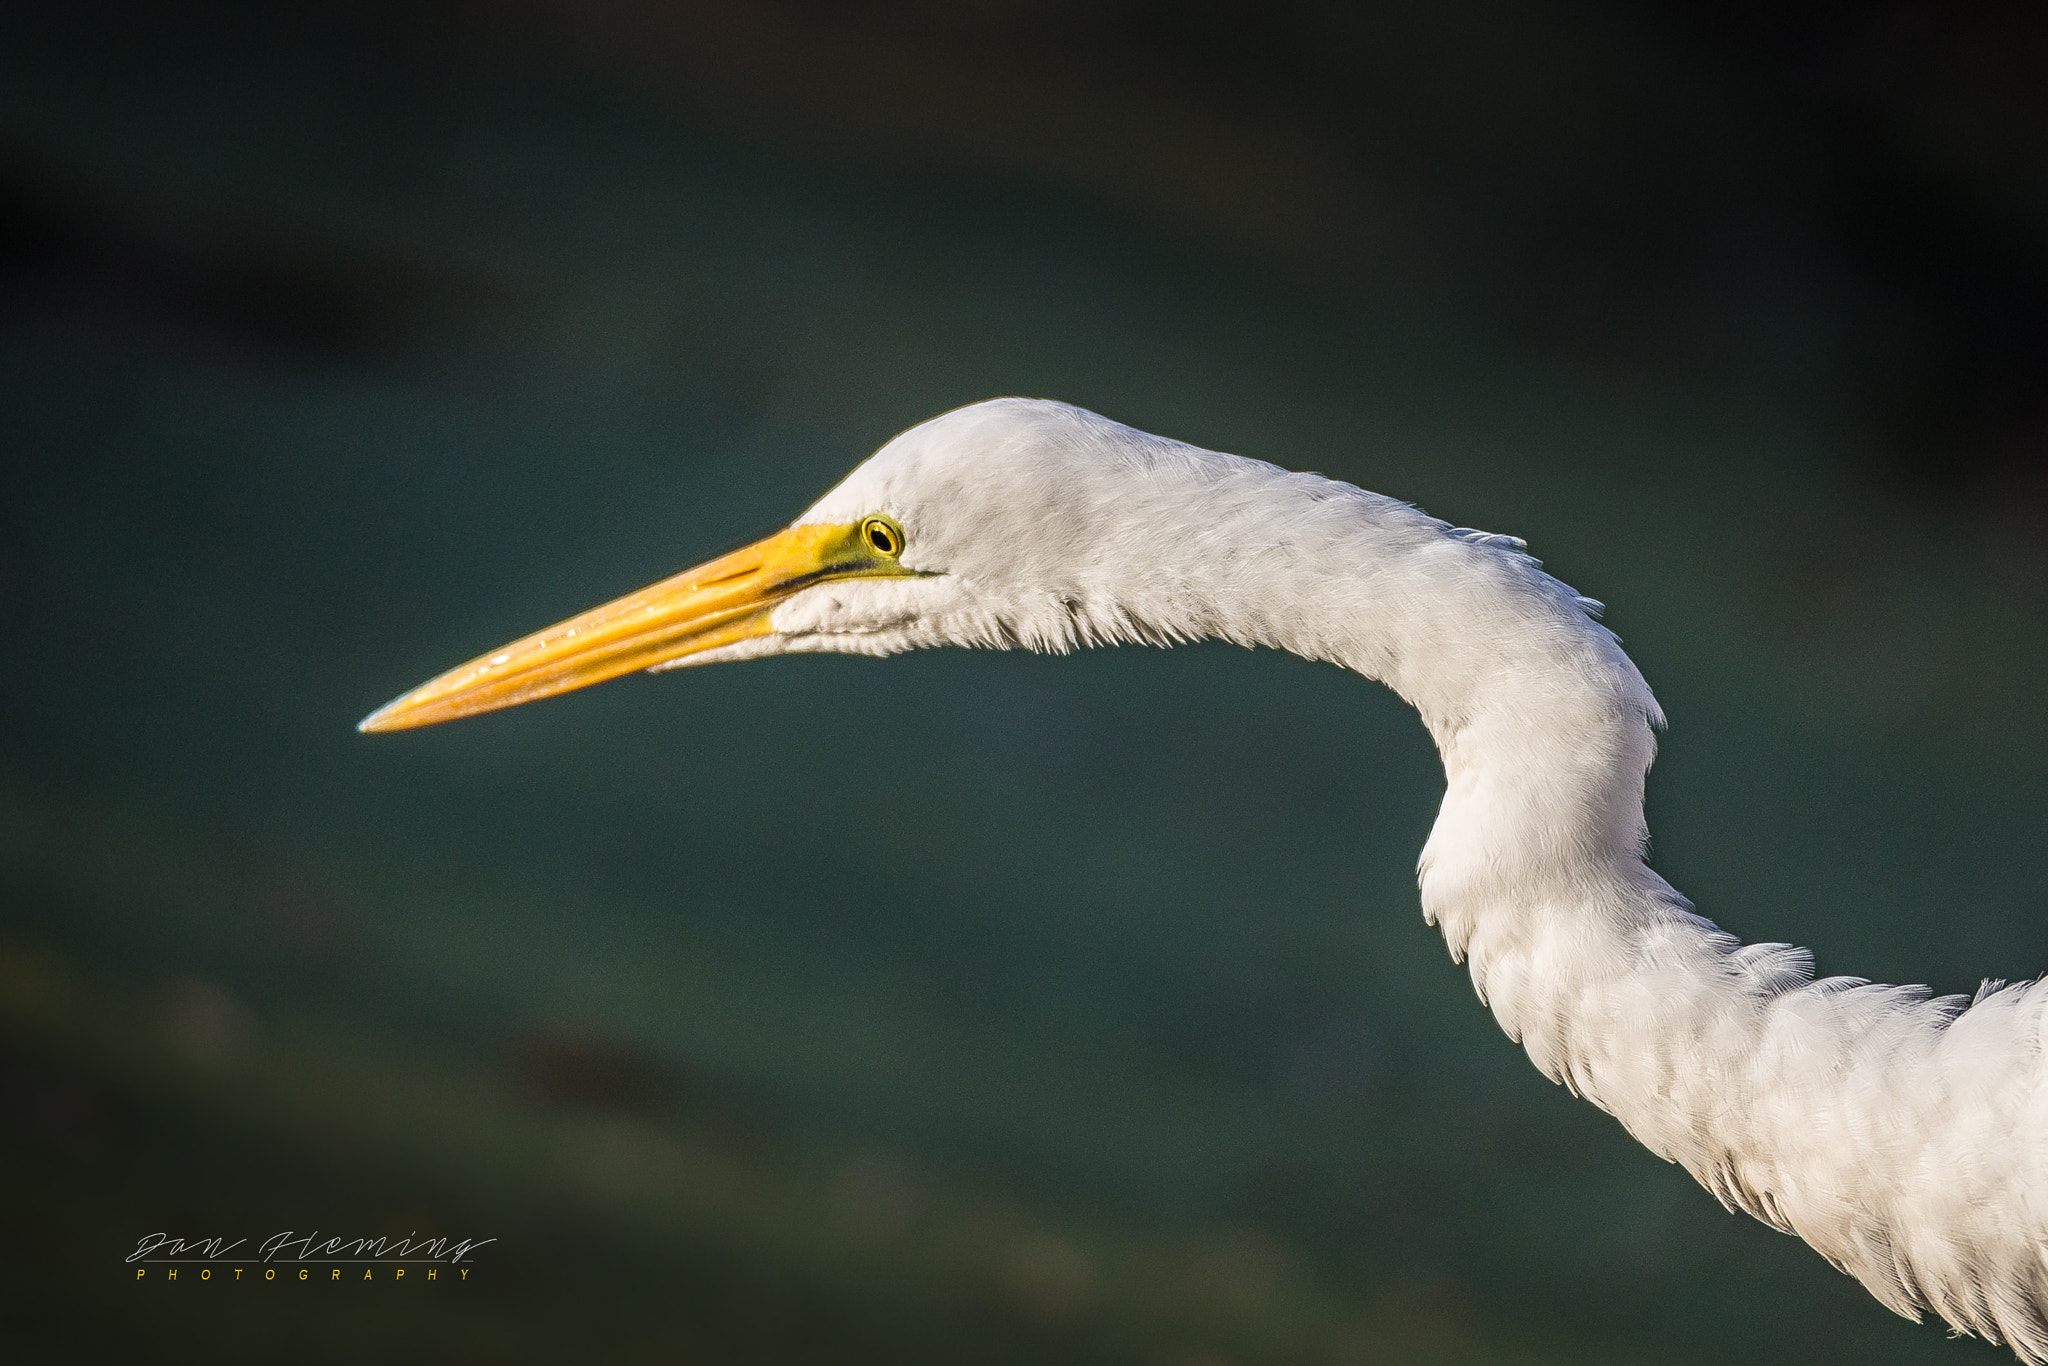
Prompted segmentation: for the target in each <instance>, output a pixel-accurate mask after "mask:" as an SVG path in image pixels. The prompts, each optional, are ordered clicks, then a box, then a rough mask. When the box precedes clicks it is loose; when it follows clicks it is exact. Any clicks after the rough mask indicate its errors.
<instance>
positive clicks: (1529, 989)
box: [366, 399, 2048, 1362]
mask: <svg viewBox="0 0 2048 1366" xmlns="http://www.w3.org/2000/svg"><path fill="white" fill-rule="evenodd" d="M877 516H881V517H887V518H893V519H894V521H895V522H896V523H897V524H898V525H899V526H900V529H901V532H902V537H903V539H902V544H901V546H900V547H897V548H894V549H892V551H891V555H892V558H893V557H894V555H895V549H900V570H898V571H896V572H894V573H892V574H891V575H889V576H886V577H860V576H853V577H839V578H826V579H825V580H824V581H822V582H820V581H816V580H815V579H812V580H804V581H802V582H804V583H808V585H809V586H799V587H795V588H793V589H791V590H790V591H788V592H787V593H785V594H784V595H782V596H780V597H778V598H775V599H774V602H775V605H774V606H773V609H772V611H769V612H767V615H766V616H765V618H763V624H762V625H761V626H760V628H759V631H758V633H757V634H752V635H749V636H747V637H745V638H743V639H738V640H735V641H732V642H731V643H722V644H712V645H711V646H710V647H709V648H699V649H697V650H696V652H695V653H688V654H685V655H684V656H683V657H680V658H673V659H670V660H669V661H668V662H667V664H666V665H664V667H674V666H679V665H695V664H703V663H711V662H716V661H719V660H729V659H741V658H750V657H756V656H762V655H771V654H780V653H788V652H793V651H838V652H846V653H860V654H874V655H884V654H890V653H893V652H896V651H899V650H907V649H914V648H918V647H923V646H934V645H965V646H985V647H995V648H1008V647H1022V648H1026V649H1033V650H1054V651H1065V650H1070V649H1073V648H1075V647H1077V646H1081V645H1096V644H1114V643H1118V642H1129V641H1136V642H1146V643H1153V644H1169V643H1173V642H1177V641H1187V640H1195V639H1201V638H1217V639H1222V640H1229V641H1235V642H1237V643H1239V644H1241V645H1248V646H1250V645H1259V646H1268V647H1271V648H1274V649H1281V650H1288V651H1291V652H1293V653H1295V654H1298V655H1302V656H1305V657H1307V658H1309V659H1315V660H1326V661H1329V662H1332V663H1335V664H1338V665H1341V666H1343V667H1345V668H1348V669H1351V670H1354V671H1356V672H1358V673H1361V674H1363V675H1365V676H1366V677H1368V678H1373V679H1377V680H1379V681H1380V682H1383V683H1385V684H1386V685H1387V686H1389V687H1391V688H1392V689H1394V691H1395V692H1397V693H1398V694H1400V696H1401V697H1403V698H1404V699H1406V700H1407V701H1408V702H1409V703H1410V704H1412V705H1413V706H1414V707H1415V708H1416V710H1417V711H1419V712H1420V713H1421V715H1422V719H1423V721H1424V723H1425V724H1426V725H1427V727H1428V729H1429V733H1430V735H1431V736H1432V737H1433V738H1434V739H1435V741H1436V745H1437V748H1438V750H1439V752H1440V753H1441V755H1442V757H1443V764H1444V773H1445V779H1446V791H1445V795H1444V801H1443V807H1442V811H1441V813H1440V814H1439V816H1438V818H1437V822H1436V826H1435V829H1434V830H1433V831H1432V832H1431V835H1430V838H1429V841H1428V844H1427V846H1426V847H1425V848H1424V850H1423V852H1422V858H1421V862H1420V866H1419V878H1420V884H1421V890H1422V905H1423V912H1424V914H1425V916H1427V918H1428V919H1429V920H1430V921H1432V922H1433V923H1435V924H1436V925H1437V926H1439V927H1440V928H1441V929H1442V931H1443V935H1444V939H1445V941H1446V942H1447V943H1448V945H1449V946H1450V950H1451V953H1452V955H1453V957H1456V958H1459V959H1462V960H1464V961H1466V962H1468V963H1469V964H1470V966H1471V972H1472V981H1473V984H1474V986H1475V987H1476V988H1477V989H1478V991H1479V994H1480V997H1481V999H1482V1000H1484V1001H1485V1002H1486V1003H1487V1004H1488V1005H1489V1006H1491V1008H1492V1010H1493V1013H1494V1016H1495V1018H1496V1019H1497V1020H1499V1022H1500V1025H1501V1027H1502V1028H1503V1029H1505V1030H1506V1031H1507V1033H1508V1035H1509V1037H1511V1038H1514V1039H1517V1040H1519V1041H1520V1042H1521V1043H1522V1045H1523V1046H1524V1047H1525V1048H1526V1049H1527V1050H1528V1053H1529V1057H1530V1059H1531V1060H1532V1061H1533V1062H1534V1063H1535V1064H1536V1066H1537V1067H1538V1068H1540V1069H1541V1070H1542V1071H1543V1073H1544V1074H1545V1075H1546V1076H1549V1077H1551V1078H1552V1079H1554V1080H1557V1081H1560V1082H1562V1083H1564V1084H1565V1085H1566V1086H1568V1087H1570V1088H1571V1089H1572V1090H1573V1091H1574V1092H1576V1093H1577V1094H1579V1095H1581V1096H1583V1097H1585V1098H1586V1099H1588V1100H1590V1101H1592V1102H1593V1103H1594V1104H1595V1105H1598V1106H1600V1107H1601V1108H1602V1109H1604V1110H1606V1111H1607V1112H1608V1113H1610V1114H1612V1115H1614V1116H1615V1117H1616V1118H1617V1119H1619V1120H1620V1121H1621V1122H1622V1124H1623V1125H1625V1126H1626V1127H1627V1129H1628V1131H1629V1132H1630V1133H1631V1134H1633V1135H1634V1136H1635V1137H1636V1138H1637V1139H1639V1140H1640V1141H1641V1142H1642V1143H1643V1144H1644V1145H1645V1146H1647V1147H1648V1148H1650V1150H1651V1151H1653V1152H1655V1153H1657V1154H1658V1155H1660V1156H1662V1157H1664V1158H1667V1159H1669V1160H1671V1161H1675V1162H1679V1163H1682V1164H1683V1165H1684V1166H1685V1167H1686V1169H1687V1170H1688V1171H1690V1172H1692V1173H1693V1175H1694V1176H1695V1177H1697V1178H1698V1179H1699V1180H1700V1182H1701V1183H1702V1184H1703V1185H1705V1186H1706V1187H1707V1189H1708V1190H1710V1191H1712V1192H1713V1193H1714V1194H1715V1195H1716V1196H1717V1197H1719V1198H1720V1200H1721V1201H1722V1202H1723V1203H1724V1204H1726V1205H1728V1206H1729V1207H1731V1208H1737V1209H1742V1210H1747V1211H1748V1212H1749V1213H1751V1214H1753V1215H1755V1216H1756V1217H1757V1218H1759V1219H1762V1220H1764V1221H1765V1222H1766V1223H1769V1224H1771V1225H1773V1226H1774V1227H1777V1228H1780V1229H1783V1230H1786V1231H1787V1232H1791V1233H1796V1234H1797V1235H1799V1236H1800V1237H1802V1238H1804V1239H1805V1240H1806V1241H1807V1242H1809V1243H1811V1244H1812V1245H1813V1246H1814V1247H1815V1248H1816V1249H1818V1250H1819V1251H1820V1253H1821V1254H1822V1255H1823V1256H1825V1257H1827V1258H1828V1259H1829V1260H1830V1261H1831V1262H1833V1263H1834V1264H1835V1265H1836V1266H1838V1267H1840V1268H1841V1269H1843V1270H1845V1271H1847V1272H1849V1273H1850V1274H1851V1275H1853V1276H1855V1277H1856V1278H1857V1279H1858V1280H1860V1281H1861V1282H1862V1283H1863V1284H1864V1285H1865V1286H1866V1287H1868V1288H1869V1290H1870V1291H1871V1293H1872V1294H1874V1295H1876V1296H1877V1297H1878V1299H1880V1300H1882V1301H1883V1302H1884V1303H1885V1304H1886V1305H1888V1306H1890V1307H1891V1308H1893V1309H1895V1310H1897V1311H1898V1312H1900V1313H1902V1314H1905V1315H1908V1316H1909V1317H1915V1318H1917V1317H1918V1316H1919V1313H1920V1312H1921V1311H1923V1310H1933V1311H1934V1312H1936V1313H1938V1314H1939V1315H1940V1316H1941V1317H1942V1318H1944V1319H1945V1320H1947V1321H1948V1322H1949V1323H1950V1324H1951V1325H1953V1326H1954V1327H1955V1328H1957V1329H1960V1330H1963V1331H1967V1332H1971V1333H1977V1334H1981V1335H1983V1336H1984V1337H1987V1338H1990V1339H1991V1340H1993V1341H1997V1342H2004V1343H2008V1344H2010V1345H2011V1346H2012V1347H2013V1349H2014V1350H2015V1351H2017V1352H2018V1354H2019V1355H2020V1356H2021V1357H2022V1358H2023V1359H2025V1360H2027V1361H2029V1362H2043V1361H2048V1260H2044V1259H2048V1087H2044V1085H2043V1081H2044V1065H2043V1056H2042V1031H2043V1023H2044V1008H2048V990H2044V989H2043V988H2042V987H2041V986H2040V985H2039V984H2038V983H2029V984H2025V985H2020V986H2002V985H1998V984H1987V985H1986V987H1985V989H1984V990H1982V991H1980V992H1979V993H1978V996H1977V998H1976V999H1975V1000H1974V1001H1966V1000H1964V999H1963V998H1961V997H1942V998H1932V997H1930V994H1929V992H1928V991H1927V989H1926V988H1924V987H1894V986H1878V985H1872V984H1870V983H1868V982H1865V981H1863V980H1861V979H1857V978H1842V977H1835V978H1827V979H1824V980H1820V981H1815V980H1813V979H1812V976H1811V958H1810V956H1809V955H1808V954H1807V953H1806V952H1805V951H1804V950H1800V949H1796V948H1792V947H1790V946H1788V945H1783V944H1752V945H1743V944H1740V943H1738V942H1737V941H1736V940H1735V939H1734V938H1733V937H1732V936H1730V935H1728V934H1726V933H1724V932H1722V931H1721V930H1719V929H1717V928H1716V927H1715V926H1714V925H1713V923H1712V922H1711V921H1708V920H1706V919H1703V918H1702V917H1700V916H1699V915H1697V914H1695V913H1694V911H1693V909H1692V907H1691V905H1690V904H1689V903H1688V902H1687V901H1686V900H1685V898H1684V897H1682V896H1681V895H1679V894H1678V893H1677V892H1676V891H1674V890H1673V889H1672V888H1671V887H1670V886H1669V885H1668V884H1666V883H1665V882H1664V880H1663V879H1662V878H1660V877H1659V876H1657V874H1656V873H1654V872H1652V871H1651V870H1650V869H1649V868H1648V867H1647V866H1646V865H1645V864H1644V862H1643V851H1644V843H1645V838H1646V831H1645V828H1644V824H1643V800H1642V799H1643V779H1644V774H1645V772H1646V771H1647V769H1648V767H1649V764H1650V760H1651V758H1652V755H1653V752H1654V748H1655V746H1654V740H1653V730H1654V728H1655V727H1657V726H1659V725H1661V724H1662V716H1661V714H1660V713H1659V711H1658V707H1657V703H1656V700H1655V699H1654V698H1653V697H1652V696H1651V694H1650V689H1649V687H1648V685H1647V684H1645V683H1644V681H1643V678H1642V676H1641V674H1639V673H1638V672H1637V671H1636V668H1635V666H1634V664H1633V663H1631V662H1630V660H1629V658H1628V656H1627V655H1625V654H1623V653H1622V651H1621V648H1620V646H1619V645H1618V644H1617V642H1616V640H1615V637H1614V636H1613V635H1612V634H1611V633H1610V632H1609V631H1607V630H1606V629H1605V628H1604V627H1602V626H1601V625H1599V624H1598V623H1597V622H1596V621H1594V620H1593V618H1592V616H1591V615H1590V612H1591V610H1592V609H1593V608H1595V607H1596V606H1597V605H1596V604H1593V603H1591V602H1589V601H1588V600H1587V599H1584V598H1581V597H1579V596H1578V595H1577V594H1575V593H1574V592H1573V591H1572V590H1571V589H1569V588H1567V587H1565V586H1564V585H1563V584H1561V583H1559V582H1558V581H1557V580H1555V579H1553V578H1551V577H1550V576H1549V575H1547V574H1545V573H1543V572H1542V570H1541V569H1540V568H1539V567H1538V565H1537V562H1536V561H1535V560H1533V559H1531V558H1529V557H1528V556H1527V555H1526V554H1524V553H1523V551H1522V547H1521V542H1519V541H1516V540H1513V539H1512V538H1508V537H1501V536H1490V535H1486V534H1484V533H1480V532H1474V531H1468V530H1460V529H1454V528H1452V527H1449V526H1447V525H1445V524H1444V523H1442V522H1439V521H1437V520H1435V519H1434V518H1431V517H1428V516H1426V515H1424V514H1423V513H1421V512H1418V511H1417V510H1415V509H1414V508H1412V507H1410V506H1408V505H1406V504H1404V503H1400V502H1396V501H1394V500H1392V499H1390V498H1385V497H1382V496H1380V495H1378V494H1373V493H1367V492H1364V491H1362V490H1360V489H1357V488H1353V487H1351V486H1350V485H1347V484H1340V483H1336V482H1333V481H1331V480H1328V479H1324V478H1322V477H1320V476H1317V475H1313V474H1296V473H1289V472H1287V471H1284V470H1281V469H1278V468H1276V467H1274V466H1272V465H1268V464H1263V463H1260V462H1258V461H1253V460H1246V459H1242V458H1239V457H1236V456H1231V455H1222V454H1217V453H1215V452H1212V451H1205V450H1200V449H1197V448H1194V447H1191V446H1186V445H1183V444H1180V443H1178V442H1173V441H1168V440H1164V439H1162V438H1159V437H1155V436H1149V435H1147V434H1145V433H1143V432H1139V431H1135V430H1132V429H1131V428H1128V427H1124V426H1121V425H1118V424H1116V423H1114V422H1110V421H1108V420H1106V419H1104V418H1101V417H1098V416H1096V415H1094V414H1092V413H1088V412H1084V411H1082V410H1080V409H1077V408H1072V407H1068V406H1066V405H1064V404H1058V403H1051V402H1044V401H1038V400H1027V399H997V400H993V401H990V402H987V403H981V404H977V405H974V406H972V407H969V408H963V409H960V410H958V411H956V412H952V413H948V414H946V415H944V416H942V417H939V418H937V419H934V420H933V421H930V422H927V423H925V424H923V425H922V426H919V427H916V428H913V429H912V430H910V431H908V432H905V433H904V434H903V435H901V436H899V437H897V438H896V439H895V440H893V441H891V442H890V443H889V444H888V445H886V446H885V447H883V448H882V449H881V450H880V451H879V452H877V453H876V454H875V455H874V456H873V457H871V458H870V459H869V460H868V461H866V462H865V463H864V464H862V465H861V466H860V467H859V468H858V469H856V470H855V471H854V472H853V473H852V474H851V475H850V476H848V477H847V479H846V480H845V481H844V482H843V483H841V484H840V485H839V486H838V487H837V488H835V489H833V490H832V491H831V492H830V493H828V494H826V495H825V497H824V498H822V499H821V500H819V502H818V503H817V504H816V506H814V507H812V508H811V509H810V510H809V511H808V512H806V513H805V514H804V515H803V516H802V517H800V518H799V519H798V520H797V524H796V525H797V527H799V528H805V527H809V526H811V525H812V524H832V525H837V524H842V523H843V524H854V525H862V524H863V523H862V519H869V518H874V517H877ZM785 534H786V535H787V534H789V533H785ZM763 544H764V545H766V544H768V543H765V542H764V543H763ZM733 558H734V557H728V560H726V561H719V562H716V564H717V565H720V566H722V565H725V564H726V563H727V562H728V561H729V560H732V559H733ZM902 571H914V573H912V574H906V573H904V572H902ZM735 572H739V571H735ZM682 577H683V576H678V579H677V580H675V581H671V583H677V582H681V579H682ZM728 577H730V575H728ZM724 582H726V579H724V578H717V577H712V578H709V579H704V580H700V581H695V582H693V584H692V585H691V591H692V592H696V593H699V594H700V595H701V594H703V593H708V592H711V591H712V589H711V588H704V587H699V586H698V584H699V583H703V584H711V585H714V586H715V585H719V584H723V583H724ZM636 610H637V609H636ZM579 620H581V619H579ZM568 625H570V626H574V624H573V623H571V624H568ZM557 629H558V631H559V630H560V629H561V628H557ZM577 629H588V628H580V627H579V628H577ZM569 634H571V635H573V634H574V630H571V631H570V632H569ZM534 639H535V640H536V641H538V640H540V639H541V637H535V638H534ZM720 639H723V638H722V637H721V638H720ZM707 640H708V638H707ZM512 648H514V649H515V650H516V649H517V648H519V647H512ZM494 658H496V659H500V660H502V659H504V658H506V656H503V655H500V656H497V657H494ZM485 663H488V661H486V662H485ZM458 672H459V671H458ZM449 677H450V678H451V679H453V678H456V675H455V674H451V675H449ZM465 686H471V685H467V684H466V685H465ZM505 686H508V687H509V686H510V685H509V684H508V685H505ZM421 691H422V693H425V692H426V691H427V690H425V689H423V690H421ZM528 695H529V694H528V693H519V694H517V695H516V696H511V697H510V700H512V701H517V700H523V699H524V698H525V697H526V696H528ZM530 695H540V694H538V693H532V694H530ZM504 704H505V703H504V702H492V703H490V704H489V705H504ZM406 705H411V704H409V703H408V702H407V701H406V700H404V699H401V702H400V703H394V704H393V707H392V708H387V709H386V712H385V713H379V717H383V716H385V715H386V713H390V712H392V711H393V709H394V708H402V707H404V706H406ZM419 705H420V706H422V707H425V706H427V705H428V704H427V703H421V704H419ZM436 705H438V704H436ZM423 714H424V713H423ZM426 719H427V720H432V719H441V717H440V716H439V715H426ZM372 723H375V724H372ZM372 723H366V724H367V725H371V728H381V727H382V726H384V725H387V724H390V725H396V724H414V723H415V722H411V721H406V720H402V719H401V720H399V721H396V722H383V721H380V720H379V718H372Z"/></svg>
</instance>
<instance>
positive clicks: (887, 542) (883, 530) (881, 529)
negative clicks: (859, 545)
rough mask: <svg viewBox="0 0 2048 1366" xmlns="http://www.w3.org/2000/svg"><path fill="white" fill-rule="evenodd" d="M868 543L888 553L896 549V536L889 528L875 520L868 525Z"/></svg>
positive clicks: (885, 553)
mask: <svg viewBox="0 0 2048 1366" xmlns="http://www.w3.org/2000/svg"><path fill="white" fill-rule="evenodd" d="M868 544H869V545H871V546H873V547H874V548H875V549H877V550H879V551H881V552H882V553H883V554H884V555H887V554H889V553H890V552H891V551H893V550H895V549H896V538H895V536H893V535H891V534H890V532H889V528H887V527H885V526H883V525H882V524H881V523H880V522H873V523H870V524H869V526H868Z"/></svg>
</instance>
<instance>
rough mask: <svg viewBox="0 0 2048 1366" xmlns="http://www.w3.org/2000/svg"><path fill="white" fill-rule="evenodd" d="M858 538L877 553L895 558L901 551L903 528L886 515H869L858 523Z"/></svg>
mask: <svg viewBox="0 0 2048 1366" xmlns="http://www.w3.org/2000/svg"><path fill="white" fill-rule="evenodd" d="M860 538H861V540H862V541H864V542H866V543H867V547H868V549H870V550H872V551H874V552H875V553H876V554H877V555H886V556H888V557H889V558H890V559H892V560H893V559H895V558H896V557H897V556H898V555H901V554H902V553H903V528H902V527H900V526H897V525H896V523H894V522H892V521H890V520H889V519H888V518H887V517H870V518H868V519H867V520H866V521H865V522H862V523H861V524H860Z"/></svg>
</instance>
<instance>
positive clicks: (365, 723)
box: [356, 702, 398, 735]
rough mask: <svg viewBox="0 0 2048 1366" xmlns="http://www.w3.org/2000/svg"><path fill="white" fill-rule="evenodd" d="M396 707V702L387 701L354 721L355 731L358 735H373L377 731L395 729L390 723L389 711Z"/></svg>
mask: <svg viewBox="0 0 2048 1366" xmlns="http://www.w3.org/2000/svg"><path fill="white" fill-rule="evenodd" d="M397 707H398V704H397V703H396V702H387V703H385V704H384V705H383V706H381V707H379V708H377V710H375V711H373V712H371V713H370V714H369V715H368V716H365V717H364V718H363V719H362V720H360V721H358V722H356V733H357V734H358V735H375V734H376V733H377V732H379V731H385V730H392V729H395V727H393V726H392V724H391V713H392V712H393V711H394V710H396V709H397Z"/></svg>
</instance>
